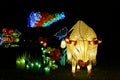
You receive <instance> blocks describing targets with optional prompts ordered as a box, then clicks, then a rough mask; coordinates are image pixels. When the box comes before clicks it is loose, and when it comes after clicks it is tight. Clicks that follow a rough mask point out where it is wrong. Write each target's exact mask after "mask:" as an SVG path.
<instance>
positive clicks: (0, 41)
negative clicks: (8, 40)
mask: <svg viewBox="0 0 120 80" xmlns="http://www.w3.org/2000/svg"><path fill="white" fill-rule="evenodd" d="M2 43H3V41H2V35H1V34H0V45H2Z"/></svg>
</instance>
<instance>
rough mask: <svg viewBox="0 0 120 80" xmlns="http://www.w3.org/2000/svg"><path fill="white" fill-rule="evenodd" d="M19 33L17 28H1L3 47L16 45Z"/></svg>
mask: <svg viewBox="0 0 120 80" xmlns="http://www.w3.org/2000/svg"><path fill="white" fill-rule="evenodd" d="M20 35H21V33H20V32H19V31H18V30H17V29H15V30H13V29H7V28H3V29H2V36H1V38H2V39H1V40H2V45H3V46H4V47H18V45H17V44H16V43H18V42H19V36H20Z"/></svg>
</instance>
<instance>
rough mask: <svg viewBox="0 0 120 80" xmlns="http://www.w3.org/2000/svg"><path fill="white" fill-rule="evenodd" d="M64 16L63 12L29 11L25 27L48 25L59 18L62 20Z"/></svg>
mask: <svg viewBox="0 0 120 80" xmlns="http://www.w3.org/2000/svg"><path fill="white" fill-rule="evenodd" d="M64 18H65V14H64V12H62V13H55V14H49V13H45V12H41V13H40V12H36V13H35V12H31V13H30V15H29V18H28V24H27V27H31V28H35V27H48V26H50V25H51V24H53V23H55V22H57V21H59V20H63V19H64Z"/></svg>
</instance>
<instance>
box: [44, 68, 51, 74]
mask: <svg viewBox="0 0 120 80" xmlns="http://www.w3.org/2000/svg"><path fill="white" fill-rule="evenodd" d="M44 73H45V74H46V75H49V74H50V66H46V67H44Z"/></svg>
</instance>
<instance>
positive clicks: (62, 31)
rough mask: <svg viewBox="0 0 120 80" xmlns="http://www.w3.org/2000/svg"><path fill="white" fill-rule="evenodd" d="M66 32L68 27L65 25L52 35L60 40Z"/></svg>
mask: <svg viewBox="0 0 120 80" xmlns="http://www.w3.org/2000/svg"><path fill="white" fill-rule="evenodd" d="M67 34H68V29H67V27H64V28H62V29H61V30H59V31H58V32H57V33H55V34H54V35H53V36H55V37H57V38H58V40H61V39H63V38H65V37H66V36H67Z"/></svg>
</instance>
